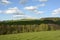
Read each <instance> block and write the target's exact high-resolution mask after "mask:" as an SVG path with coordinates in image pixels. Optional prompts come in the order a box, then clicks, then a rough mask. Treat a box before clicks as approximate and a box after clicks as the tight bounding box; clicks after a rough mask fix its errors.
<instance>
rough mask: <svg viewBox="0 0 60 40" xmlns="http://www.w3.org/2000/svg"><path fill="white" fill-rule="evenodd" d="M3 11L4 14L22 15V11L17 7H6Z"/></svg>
mask: <svg viewBox="0 0 60 40" xmlns="http://www.w3.org/2000/svg"><path fill="white" fill-rule="evenodd" d="M3 13H5V14H15V15H23V12H22V11H21V10H20V9H18V8H17V7H13V8H8V9H7V10H4V11H3Z"/></svg>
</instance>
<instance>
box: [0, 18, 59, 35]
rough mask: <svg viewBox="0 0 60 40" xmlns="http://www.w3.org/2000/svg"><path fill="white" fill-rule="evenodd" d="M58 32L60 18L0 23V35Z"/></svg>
mask: <svg viewBox="0 0 60 40" xmlns="http://www.w3.org/2000/svg"><path fill="white" fill-rule="evenodd" d="M51 30H60V18H58V17H57V18H41V19H34V20H33V19H22V20H11V21H1V22H0V34H11V33H24V32H38V31H51Z"/></svg>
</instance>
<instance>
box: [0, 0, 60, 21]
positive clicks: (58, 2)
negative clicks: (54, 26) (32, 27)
mask: <svg viewBox="0 0 60 40" xmlns="http://www.w3.org/2000/svg"><path fill="white" fill-rule="evenodd" d="M45 17H60V0H0V20H12V19H14V20H15V19H39V18H45Z"/></svg>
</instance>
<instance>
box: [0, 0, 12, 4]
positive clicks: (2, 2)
mask: <svg viewBox="0 0 60 40" xmlns="http://www.w3.org/2000/svg"><path fill="white" fill-rule="evenodd" d="M0 3H1V4H4V5H6V4H10V3H11V2H10V1H8V0H1V1H0Z"/></svg>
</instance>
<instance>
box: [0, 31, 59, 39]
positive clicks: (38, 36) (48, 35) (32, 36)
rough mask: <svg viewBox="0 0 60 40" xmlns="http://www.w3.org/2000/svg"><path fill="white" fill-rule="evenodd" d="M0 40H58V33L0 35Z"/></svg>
mask: <svg viewBox="0 0 60 40" xmlns="http://www.w3.org/2000/svg"><path fill="white" fill-rule="evenodd" d="M0 40H60V31H42V32H29V33H18V34H9V35H0Z"/></svg>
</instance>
